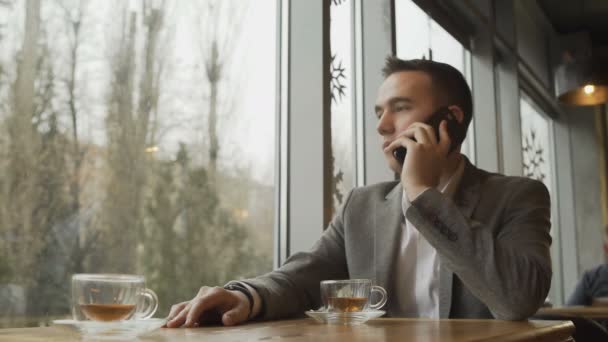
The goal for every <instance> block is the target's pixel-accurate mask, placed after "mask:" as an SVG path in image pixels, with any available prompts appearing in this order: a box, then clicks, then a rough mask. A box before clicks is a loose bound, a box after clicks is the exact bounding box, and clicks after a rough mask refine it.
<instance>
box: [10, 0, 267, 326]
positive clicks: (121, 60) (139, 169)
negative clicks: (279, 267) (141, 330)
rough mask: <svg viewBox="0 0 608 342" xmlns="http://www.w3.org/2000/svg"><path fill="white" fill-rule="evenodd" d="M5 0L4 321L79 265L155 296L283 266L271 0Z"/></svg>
mask: <svg viewBox="0 0 608 342" xmlns="http://www.w3.org/2000/svg"><path fill="white" fill-rule="evenodd" d="M9 3H10V4H9V5H8V6H2V5H0V23H1V24H2V26H1V28H0V30H1V31H0V39H1V40H0V51H1V52H0V68H1V71H2V72H0V174H2V175H3V176H2V177H1V179H0V327H8V326H38V325H40V324H46V323H48V322H49V321H50V320H52V319H55V318H58V317H64V316H66V315H69V305H70V303H69V291H70V289H69V287H70V283H69V280H70V277H71V275H72V274H73V273H82V272H90V273H96V272H113V273H136V274H143V275H145V276H146V281H147V285H148V287H150V288H151V289H153V290H154V291H156V293H157V294H158V296H159V298H160V307H159V311H158V312H157V314H156V316H159V317H161V316H165V315H167V314H168V308H169V305H170V304H173V303H176V302H180V301H184V300H187V299H189V298H191V297H192V296H193V295H194V294H196V292H197V290H198V288H199V287H200V286H202V285H223V284H224V283H225V282H226V281H228V280H230V279H234V278H240V277H246V276H252V275H257V274H260V273H264V272H266V271H269V270H271V269H272V251H273V245H272V241H273V217H274V214H273V213H274V210H275V208H274V159H275V148H274V146H275V145H274V144H275V143H274V141H275V128H274V125H275V100H276V99H275V96H276V95H275V66H276V60H275V56H276V50H275V46H276V38H277V35H276V27H275V26H276V24H275V23H276V15H277V13H276V8H275V7H276V1H275V0H255V1H254V0H247V1H244V0H232V1H227V0H206V1H178V0H167V1H162V2H161V1H154V0H150V1H148V0H134V1H122V0H115V1H107V0H92V1H84V0H83V1H74V0H73V1H69V0H62V1H60V0H57V1H38V2H37V1H31V0H29V1H14V2H9Z"/></svg>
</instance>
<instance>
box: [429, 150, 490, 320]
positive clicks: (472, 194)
mask: <svg viewBox="0 0 608 342" xmlns="http://www.w3.org/2000/svg"><path fill="white" fill-rule="evenodd" d="M463 158H464V162H465V166H464V171H463V174H462V178H461V180H460V184H459V185H458V190H457V191H456V193H455V194H454V199H453V200H454V204H455V205H456V206H457V207H458V209H459V210H460V213H461V214H462V215H463V216H464V217H465V218H467V219H468V220H470V219H471V215H472V214H473V210H474V209H475V207H476V206H477V202H478V201H479V186H480V177H479V176H480V175H479V173H478V170H477V168H476V167H475V166H474V165H472V164H471V162H469V160H468V159H467V158H466V157H465V156H463ZM453 278H454V273H453V272H452V271H451V270H449V269H448V268H447V267H445V266H444V265H443V264H442V265H441V267H440V270H439V317H440V318H449V316H450V310H451V308H452V286H453Z"/></svg>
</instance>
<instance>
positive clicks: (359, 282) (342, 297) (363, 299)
mask: <svg viewBox="0 0 608 342" xmlns="http://www.w3.org/2000/svg"><path fill="white" fill-rule="evenodd" d="M374 292H376V293H379V294H380V296H381V298H380V300H379V301H378V302H377V303H373V304H371V303H370V297H371V296H372V293H374ZM386 300H387V294H386V290H385V289H384V288H382V287H381V286H376V285H372V281H371V280H370V279H347V280H324V281H322V282H321V301H322V302H323V306H324V307H325V309H326V310H327V311H333V312H358V311H365V310H369V309H372V310H378V309H380V308H382V307H383V306H384V304H386Z"/></svg>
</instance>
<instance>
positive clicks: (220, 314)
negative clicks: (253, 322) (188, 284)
mask: <svg viewBox="0 0 608 342" xmlns="http://www.w3.org/2000/svg"><path fill="white" fill-rule="evenodd" d="M249 307H250V305H249V299H247V296H245V295H244V294H243V293H241V292H238V291H229V290H226V289H223V288H221V287H207V286H203V287H201V289H200V290H199V291H198V294H197V295H196V297H194V298H193V299H192V300H190V301H186V302H182V303H179V304H175V305H173V306H172V307H171V312H170V313H169V316H168V317H167V324H166V325H165V327H167V328H179V327H184V328H192V327H197V326H199V325H200V324H204V323H220V322H221V323H222V324H224V325H235V324H239V323H242V322H244V321H246V320H247V318H248V317H249V314H250V313H249Z"/></svg>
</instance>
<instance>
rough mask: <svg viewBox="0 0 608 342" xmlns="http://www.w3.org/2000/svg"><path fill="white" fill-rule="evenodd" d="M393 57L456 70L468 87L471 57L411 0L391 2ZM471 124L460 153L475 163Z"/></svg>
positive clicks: (473, 131) (473, 130)
mask: <svg viewBox="0 0 608 342" xmlns="http://www.w3.org/2000/svg"><path fill="white" fill-rule="evenodd" d="M395 30H396V33H395V34H396V41H397V56H398V57H399V58H402V59H415V58H420V59H430V60H434V61H438V62H442V63H447V64H449V65H451V66H453V67H454V68H456V69H458V70H459V71H460V72H462V74H463V75H464V76H465V78H466V79H467V82H468V83H469V86H471V79H472V78H471V54H470V52H469V51H468V50H467V49H466V48H465V47H464V46H463V45H462V44H460V42H458V40H456V39H455V38H454V37H453V36H452V35H450V34H449V33H448V32H447V31H446V30H445V29H443V27H441V26H440V25H439V24H438V23H437V22H436V21H434V20H433V19H432V18H431V17H430V16H429V15H427V14H426V13H425V12H424V11H423V10H422V9H420V7H418V6H417V5H416V4H415V3H414V2H413V1H412V0H395ZM474 139H475V129H474V125H473V121H471V124H470V126H469V130H468V132H467V137H466V139H465V140H464V142H463V143H462V148H461V152H462V153H463V154H465V155H467V156H468V157H469V159H471V161H472V162H475V140H474Z"/></svg>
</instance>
